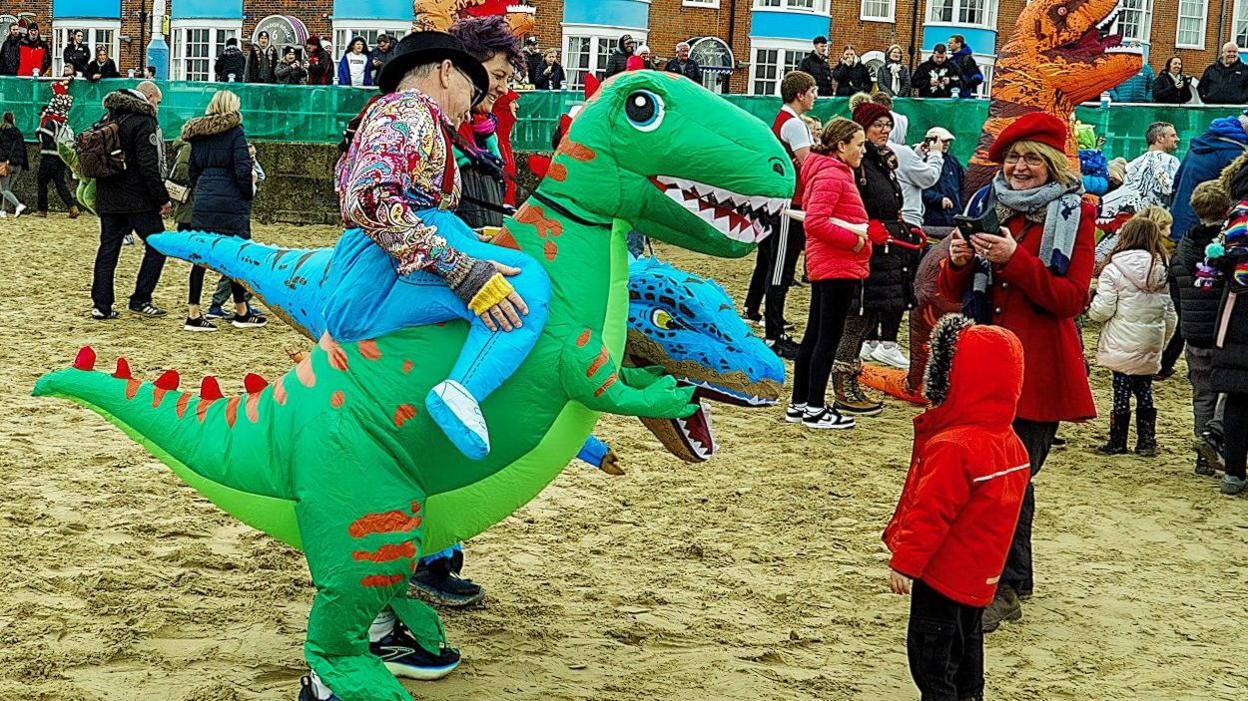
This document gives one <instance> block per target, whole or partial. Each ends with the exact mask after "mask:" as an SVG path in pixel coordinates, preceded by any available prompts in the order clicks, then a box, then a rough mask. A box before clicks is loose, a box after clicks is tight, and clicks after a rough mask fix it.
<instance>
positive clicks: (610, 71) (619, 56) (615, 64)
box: [602, 34, 632, 80]
mask: <svg viewBox="0 0 1248 701" xmlns="http://www.w3.org/2000/svg"><path fill="white" fill-rule="evenodd" d="M626 36H628V35H627V34H625V35H624V36H622V37H620V46H619V47H617V48H616V49H615V51H612V52H611V55H610V56H608V57H607V70H606V71H605V72H604V73H603V76H602V77H603V80H606V79H607V78H610V77H611V76H613V75H615V74H616V73H623V72H624V71H626V70H628V57H629V56H631V55H632V54H630V53H628V52H626V51H624V47H623V45H624V41H623V40H624V37H626ZM630 38H631V37H630Z"/></svg>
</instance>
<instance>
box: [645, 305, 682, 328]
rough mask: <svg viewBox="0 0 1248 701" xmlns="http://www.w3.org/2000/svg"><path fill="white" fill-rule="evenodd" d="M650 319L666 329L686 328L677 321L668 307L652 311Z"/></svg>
mask: <svg viewBox="0 0 1248 701" xmlns="http://www.w3.org/2000/svg"><path fill="white" fill-rule="evenodd" d="M650 321H651V322H652V323H653V324H654V325H655V326H657V327H659V328H661V329H663V330H665V331H673V330H675V329H683V328H684V325H683V324H681V323H680V322H679V321H676V319H674V318H673V317H672V315H671V313H670V312H668V311H667V310H666V309H655V310H654V311H653V312H650Z"/></svg>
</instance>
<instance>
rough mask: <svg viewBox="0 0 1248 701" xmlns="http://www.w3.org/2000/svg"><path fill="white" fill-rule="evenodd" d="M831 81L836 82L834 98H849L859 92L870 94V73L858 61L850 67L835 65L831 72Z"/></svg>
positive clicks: (840, 64) (841, 64)
mask: <svg viewBox="0 0 1248 701" xmlns="http://www.w3.org/2000/svg"><path fill="white" fill-rule="evenodd" d="M832 80H835V81H836V96H837V97H849V96H850V95H854V94H857V93H860V92H871V71H869V70H867V67H866V66H864V65H863V64H862V61H858V62H857V63H855V64H854V65H852V66H847V65H845V64H843V63H837V64H836V69H835V70H833V71H832Z"/></svg>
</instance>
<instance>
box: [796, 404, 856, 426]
mask: <svg viewBox="0 0 1248 701" xmlns="http://www.w3.org/2000/svg"><path fill="white" fill-rule="evenodd" d="M802 424H803V425H804V426H806V428H815V429H832V430H838V431H843V430H846V429H850V428H853V427H854V426H855V423H854V419H853V417H852V416H842V415H841V414H840V412H838V411H836V410H835V409H832V408H829V407H822V408H820V409H818V410H816V411H814V412H810V411H807V412H806V415H805V416H803V417H802Z"/></svg>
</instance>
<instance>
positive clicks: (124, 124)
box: [95, 90, 169, 214]
mask: <svg viewBox="0 0 1248 701" xmlns="http://www.w3.org/2000/svg"><path fill="white" fill-rule="evenodd" d="M104 109H106V110H108V116H109V119H112V120H114V121H116V122H117V123H118V124H119V126H120V127H121V148H122V150H123V151H124V152H125V154H126V169H125V171H123V172H122V173H121V174H120V175H114V176H113V177H111V178H100V179H98V180H96V181H95V187H96V192H95V211H96V212H97V213H99V214H140V213H147V212H158V211H160V208H161V207H163V206H164V205H165V203H166V202H168V201H169V191H168V190H166V189H165V176H164V157H165V156H164V154H165V145H164V142H162V141H161V137H160V125H159V124H157V123H156V108H155V107H153V106H152V104H151V103H150V102H148V101H147V99H146V98H144V97H143V94H142V93H140V92H138V91H136V90H118V91H117V92H112V93H109V94H108V95H106V96H104Z"/></svg>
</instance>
